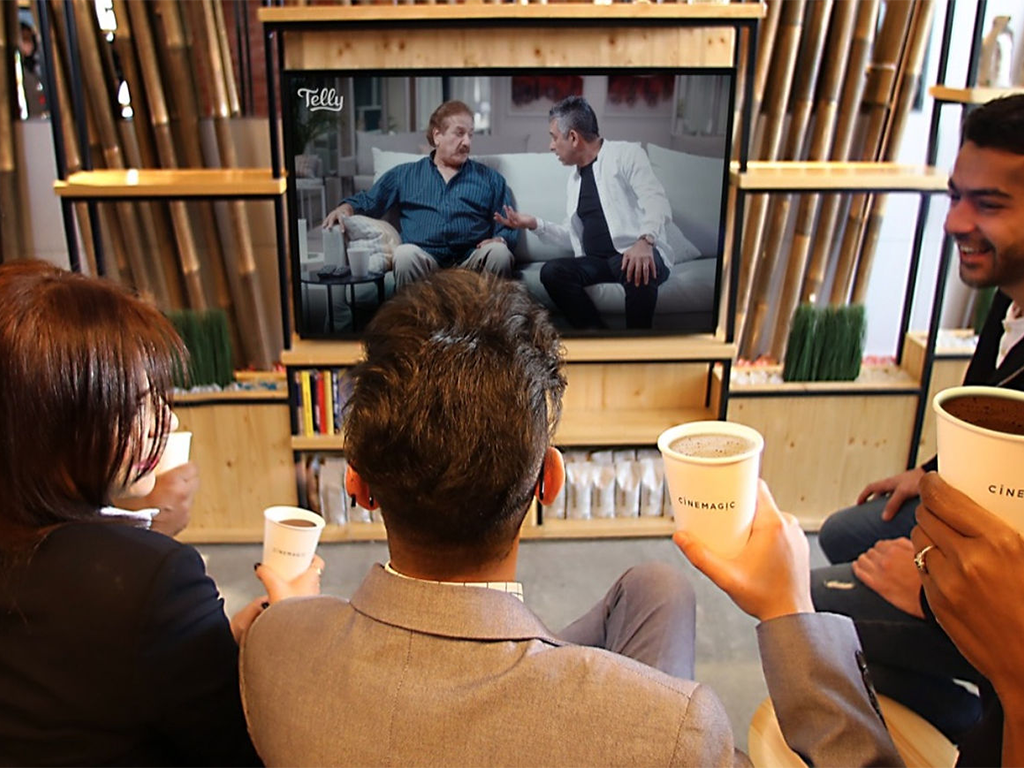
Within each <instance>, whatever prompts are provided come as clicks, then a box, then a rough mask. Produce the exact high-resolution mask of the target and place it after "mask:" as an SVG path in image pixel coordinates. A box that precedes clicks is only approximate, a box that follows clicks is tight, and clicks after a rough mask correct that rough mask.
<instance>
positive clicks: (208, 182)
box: [53, 168, 286, 200]
mask: <svg viewBox="0 0 1024 768" xmlns="http://www.w3.org/2000/svg"><path fill="white" fill-rule="evenodd" d="M285 185H286V182H285V179H284V177H280V178H274V176H273V174H272V172H271V170H270V169H269V168H228V169H220V168H187V169H173V170H171V169H163V168H127V169H122V170H107V169H104V170H98V171H78V172H77V173H72V174H70V175H69V176H68V177H67V178H66V179H63V180H60V179H58V180H57V181H55V182H53V190H54V192H56V193H57V195H58V196H59V197H66V198H69V199H72V200H93V199H101V198H102V199H107V200H112V199H116V200H131V199H136V198H142V199H152V198H166V199H183V198H192V197H220V198H246V197H263V198H265V197H274V196H276V195H283V194H284V193H285Z"/></svg>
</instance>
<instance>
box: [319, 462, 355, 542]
mask: <svg viewBox="0 0 1024 768" xmlns="http://www.w3.org/2000/svg"><path fill="white" fill-rule="evenodd" d="M346 467H348V462H347V461H345V459H344V458H340V457H337V456H331V457H326V458H324V459H323V461H322V462H321V463H320V509H321V514H322V515H323V516H324V519H325V520H326V521H327V522H328V523H329V524H332V525H344V524H345V523H347V522H348V501H347V499H346V497H345V469H346Z"/></svg>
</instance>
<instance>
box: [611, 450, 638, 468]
mask: <svg viewBox="0 0 1024 768" xmlns="http://www.w3.org/2000/svg"><path fill="white" fill-rule="evenodd" d="M620 461H636V450H635V449H633V448H619V449H618V450H615V451H612V463H613V464H618V463H619V462H620Z"/></svg>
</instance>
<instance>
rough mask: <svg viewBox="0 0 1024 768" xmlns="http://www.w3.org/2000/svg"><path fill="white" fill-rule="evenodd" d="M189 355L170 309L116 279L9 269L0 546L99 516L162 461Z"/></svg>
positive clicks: (4, 278) (0, 325)
mask: <svg viewBox="0 0 1024 768" xmlns="http://www.w3.org/2000/svg"><path fill="white" fill-rule="evenodd" d="M184 354H185V353H184V349H183V347H182V345H181V340H180V339H179V338H178V337H177V335H176V334H175V332H174V330H173V328H172V326H171V325H170V323H169V322H168V321H167V320H166V318H164V316H163V315H162V314H160V312H159V311H157V310H156V309H155V308H154V307H151V306H149V305H147V304H145V303H143V302H141V301H139V300H138V299H136V298H133V297H132V296H130V295H129V294H128V293H127V292H126V291H124V290H123V289H121V288H120V287H118V286H117V285H115V284H113V283H111V282H109V281H107V280H100V279H95V278H89V277H85V276H82V275H77V274H73V273H70V272H66V271H64V270H61V269H58V268H56V267H54V266H52V265H50V264H47V263H45V262H39V261H22V262H13V263H10V264H4V265H0V488H3V490H4V499H3V503H2V504H0V553H2V552H11V551H16V550H18V549H20V548H22V547H25V546H29V545H31V544H32V543H33V542H35V541H37V540H38V539H39V538H40V536H41V535H42V534H43V533H45V531H46V530H48V529H49V528H51V527H53V526H55V525H59V524H60V523H63V522H69V521H74V520H85V519H90V518H93V517H95V516H96V515H97V512H98V509H99V508H100V507H101V506H104V505H106V504H109V503H110V499H111V495H112V494H115V493H117V492H118V490H119V488H120V487H121V486H124V485H127V484H128V483H131V482H133V481H134V480H135V479H137V478H138V477H140V476H142V475H144V474H145V473H146V471H147V470H148V469H151V468H152V466H153V464H154V463H155V460H156V457H157V456H158V455H159V452H160V449H161V447H162V445H163V443H164V441H165V436H166V432H167V430H168V428H169V424H170V414H169V412H168V410H167V409H166V408H163V407H155V408H154V407H153V406H154V404H162V403H163V402H164V401H165V400H166V398H167V395H168V394H169V390H170V388H171V379H172V375H173V372H174V368H175V366H176V365H180V364H181V362H182V361H183V360H184ZM148 415H154V418H155V421H154V422H153V423H152V424H146V423H144V421H145V420H146V418H147V416H148ZM150 429H153V430H154V432H155V439H154V440H153V442H152V443H151V444H150V443H148V442H147V441H146V440H142V439H139V434H140V430H146V431H148V430H150ZM143 454H145V455H143Z"/></svg>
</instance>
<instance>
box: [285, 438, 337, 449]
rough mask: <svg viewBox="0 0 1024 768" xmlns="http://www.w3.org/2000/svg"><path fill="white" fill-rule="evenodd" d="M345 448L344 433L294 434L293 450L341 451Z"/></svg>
mask: <svg viewBox="0 0 1024 768" xmlns="http://www.w3.org/2000/svg"><path fill="white" fill-rule="evenodd" d="M344 448H345V436H344V435H310V436H304V435H294V436H293V437H292V450H293V451H340V450H343V449H344Z"/></svg>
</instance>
